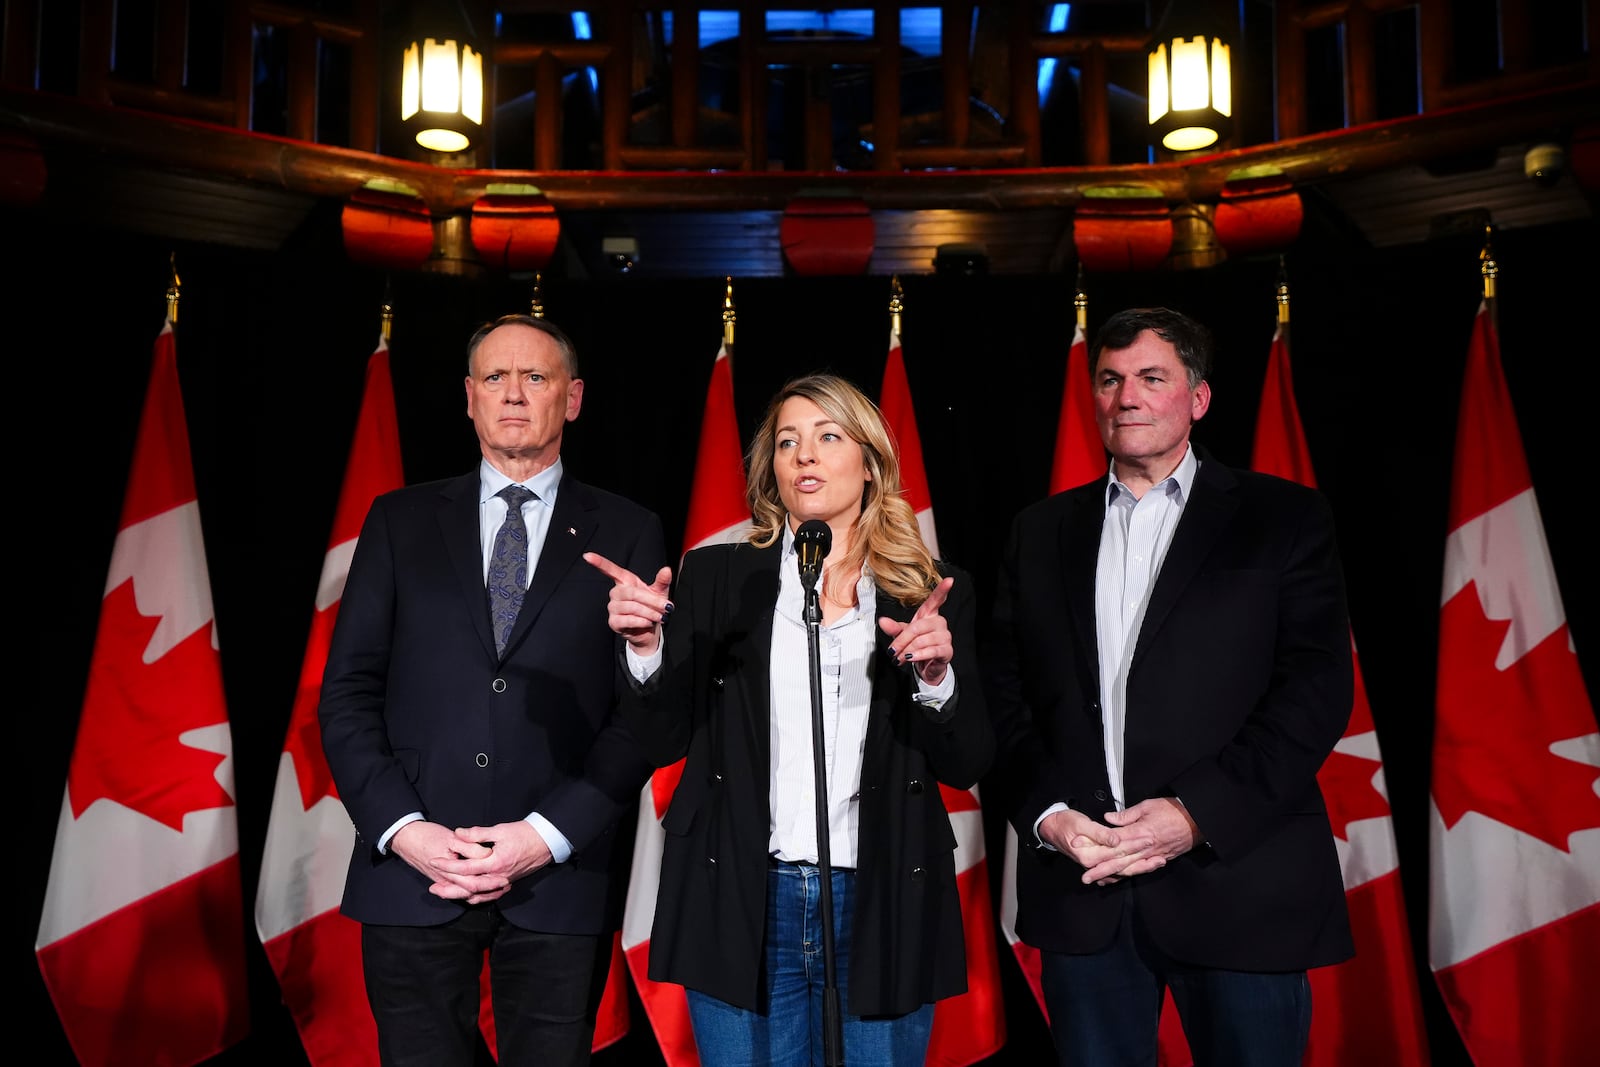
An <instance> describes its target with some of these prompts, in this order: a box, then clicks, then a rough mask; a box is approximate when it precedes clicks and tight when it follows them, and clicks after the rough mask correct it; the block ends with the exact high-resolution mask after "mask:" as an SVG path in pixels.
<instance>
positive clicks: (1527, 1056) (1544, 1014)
mask: <svg viewBox="0 0 1600 1067" xmlns="http://www.w3.org/2000/svg"><path fill="white" fill-rule="evenodd" d="M1489 315H1490V312H1489V307H1488V302H1487V301H1483V302H1481V303H1480V304H1479V307H1478V313H1477V318H1476V320H1475V322H1474V323H1473V328H1472V339H1471V343H1470V345H1469V347H1468V349H1467V366H1466V372H1465V378H1464V381H1463V384H1462V390H1461V410H1460V419H1459V421H1458V423H1457V425H1456V448H1455V471H1454V477H1453V478H1452V480H1451V486H1450V533H1449V535H1448V536H1447V537H1446V539H1445V551H1444V581H1443V588H1442V592H1441V595H1440V619H1439V671H1438V682H1437V684H1438V688H1437V693H1436V711H1435V718H1434V736H1433V778H1432V790H1431V794H1432V795H1431V800H1432V804H1431V808H1430V822H1431V826H1430V848H1429V853H1430V854H1429V861H1430V887H1429V924H1428V956H1429V963H1430V965H1431V967H1432V969H1433V973H1434V978H1435V980H1436V981H1437V982H1438V985H1439V990H1440V992H1441V993H1442V994H1443V995H1444V1001H1445V1005H1446V1007H1447V1008H1448V1009H1449V1012H1450V1015H1451V1017H1452V1018H1453V1019H1454V1020H1455V1024H1456V1028H1457V1029H1458V1030H1459V1031H1460V1032H1461V1037H1462V1040H1463V1042H1464V1043H1465V1045H1466V1047H1467V1051H1468V1052H1469V1053H1470V1054H1471V1055H1472V1058H1473V1060H1474V1062H1475V1063H1476V1064H1477V1065H1478V1067H1512V1065H1515V1067H1558V1065H1563V1067H1564V1065H1570V1064H1574V1063H1579V1062H1589V1061H1592V1060H1593V1057H1594V1056H1595V1050H1596V1049H1600V1011H1596V1010H1595V1002H1594V993H1593V988H1592V987H1591V986H1590V985H1589V981H1588V979H1586V978H1584V977H1583V976H1584V975H1586V974H1588V975H1592V974H1593V972H1594V969H1595V960H1596V951H1597V949H1600V732H1597V731H1596V727H1595V714H1594V706H1593V704H1591V703H1590V700H1589V694H1588V692H1587V690H1586V688H1585V686H1584V681H1583V676H1582V674H1581V673H1580V671H1579V667H1578V659H1577V655H1576V653H1575V652H1574V650H1573V644H1572V635H1571V633H1570V632H1569V631H1568V629H1567V625H1566V613H1565V610H1564V609H1563V608H1562V605H1561V595H1560V591H1559V589H1558V588H1557V585H1556V581H1555V571H1554V568H1553V567H1552V565H1551V561H1550V552H1549V548H1548V547H1547V545H1546V542H1545V536H1544V526H1543V522H1542V520H1541V519H1540V516H1539V505H1538V502H1537V500H1536V499H1535V498H1534V491H1533V479H1532V478H1531V477H1530V476H1529V473H1528V464H1527V459H1526V456H1525V454H1524V452H1523V449H1522V438H1521V434H1520V432H1519V431H1518V428H1517V422H1516V415H1515V413H1514V411H1513V409H1512V406H1511V401H1510V398H1509V396H1508V394H1507V392H1506V382H1505V375H1504V372H1503V370H1502V368H1501V363H1500V343H1499V339H1498V337H1497V336H1496V332H1495V327H1494V323H1493V321H1492V320H1491V319H1490V317H1489Z"/></svg>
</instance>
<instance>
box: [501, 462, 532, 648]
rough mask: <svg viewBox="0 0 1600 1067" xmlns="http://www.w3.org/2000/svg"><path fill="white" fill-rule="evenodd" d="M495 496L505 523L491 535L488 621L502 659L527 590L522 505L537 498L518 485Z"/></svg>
mask: <svg viewBox="0 0 1600 1067" xmlns="http://www.w3.org/2000/svg"><path fill="white" fill-rule="evenodd" d="M496 495H497V496H499V497H500V498H501V499H502V500H504V501H505V502H506V521H505V522H503V523H501V524H500V532H499V533H497V534H495V535H494V552H493V554H491V555H490V556H489V622H490V624H491V625H492V626H493V627H494V647H495V651H496V652H498V653H499V654H500V655H502V656H503V655H505V654H506V639H507V638H509V637H510V636H511V624H512V623H514V622H516V621H517V612H518V611H519V610H521V608H522V597H523V594H524V593H526V592H527V591H528V527H527V526H526V525H525V524H524V523H523V521H522V505H523V504H525V503H526V502H528V501H529V500H537V499H538V497H537V495H536V494H535V493H534V492H533V490H531V489H524V488H523V487H522V486H520V485H508V486H506V487H505V488H504V489H502V490H500V492H499V493H497V494H496Z"/></svg>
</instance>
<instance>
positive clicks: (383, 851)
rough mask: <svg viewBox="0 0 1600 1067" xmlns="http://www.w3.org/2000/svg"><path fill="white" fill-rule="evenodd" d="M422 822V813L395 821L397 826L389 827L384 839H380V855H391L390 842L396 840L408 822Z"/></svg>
mask: <svg viewBox="0 0 1600 1067" xmlns="http://www.w3.org/2000/svg"><path fill="white" fill-rule="evenodd" d="M421 821H422V812H420V811H414V812H412V813H411V814H410V815H406V816H403V817H402V818H399V819H396V820H395V824H394V825H393V826H391V827H389V829H388V830H386V831H384V834H383V836H382V837H380V838H378V853H379V854H380V855H383V856H387V855H388V854H389V842H390V840H392V839H393V838H394V835H395V834H397V833H399V832H400V827H402V826H404V825H405V824H406V823H408V822H421Z"/></svg>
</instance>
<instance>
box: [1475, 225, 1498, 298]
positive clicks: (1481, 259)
mask: <svg viewBox="0 0 1600 1067" xmlns="http://www.w3.org/2000/svg"><path fill="white" fill-rule="evenodd" d="M1478 270H1479V271H1480V272H1482V274H1483V298H1484V299H1485V300H1493V299H1494V280H1495V278H1496V277H1497V276H1499V274H1500V265H1499V264H1498V263H1496V262H1495V261H1494V223H1492V222H1491V223H1488V224H1487V225H1485V226H1484V227H1483V251H1481V252H1479V253H1478Z"/></svg>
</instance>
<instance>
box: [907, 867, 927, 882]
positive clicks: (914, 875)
mask: <svg viewBox="0 0 1600 1067" xmlns="http://www.w3.org/2000/svg"><path fill="white" fill-rule="evenodd" d="M911 880H912V881H913V882H926V881H927V880H928V868H926V867H913V868H911Z"/></svg>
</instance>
